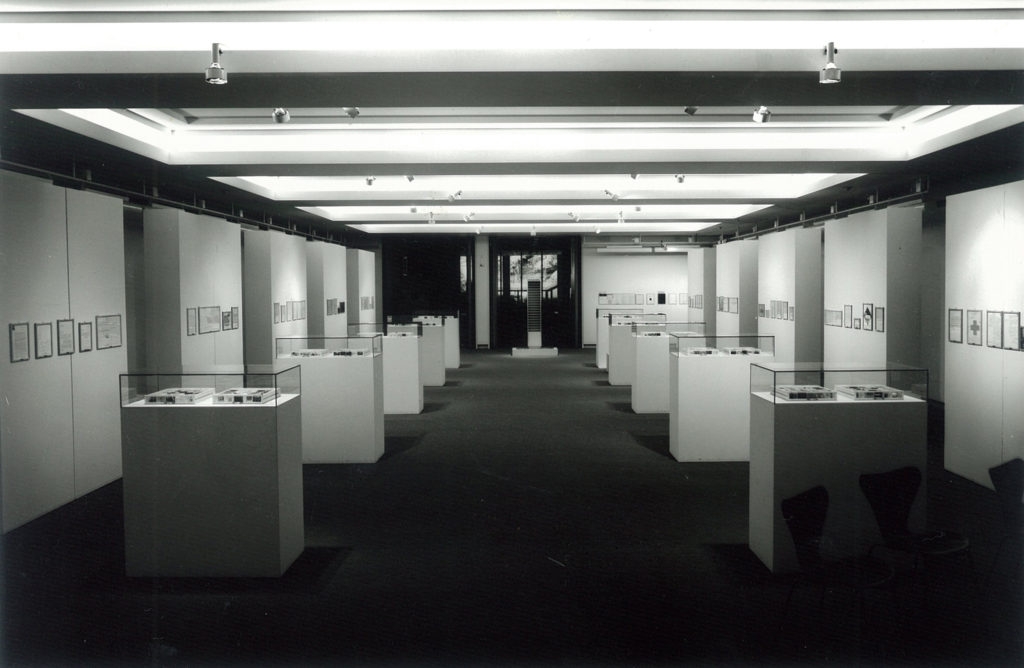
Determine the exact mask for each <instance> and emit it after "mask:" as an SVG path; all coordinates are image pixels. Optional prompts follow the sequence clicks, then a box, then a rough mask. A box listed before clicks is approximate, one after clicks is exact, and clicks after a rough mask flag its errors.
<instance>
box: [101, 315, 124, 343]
mask: <svg viewBox="0 0 1024 668" xmlns="http://www.w3.org/2000/svg"><path fill="white" fill-rule="evenodd" d="M120 347H121V314H120V313H115V314H113V315H98V316H96V350H106V349H108V348H120Z"/></svg>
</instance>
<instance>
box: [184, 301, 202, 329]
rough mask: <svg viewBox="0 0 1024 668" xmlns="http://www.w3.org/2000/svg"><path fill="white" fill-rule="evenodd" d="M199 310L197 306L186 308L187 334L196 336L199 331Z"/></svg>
mask: <svg viewBox="0 0 1024 668" xmlns="http://www.w3.org/2000/svg"><path fill="white" fill-rule="evenodd" d="M198 323H199V312H198V311H197V310H196V308H195V307H194V306H193V307H190V308H187V309H185V336H195V335H196V332H197V331H198V329H197V328H198Z"/></svg>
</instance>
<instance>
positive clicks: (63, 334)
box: [57, 319, 75, 356]
mask: <svg viewBox="0 0 1024 668" xmlns="http://www.w3.org/2000/svg"><path fill="white" fill-rule="evenodd" d="M74 352H75V321H74V320H71V319H68V320H61V319H58V320H57V355H58V356H60V355H71V354H73V353H74Z"/></svg>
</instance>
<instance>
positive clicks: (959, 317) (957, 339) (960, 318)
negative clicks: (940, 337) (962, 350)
mask: <svg viewBox="0 0 1024 668" xmlns="http://www.w3.org/2000/svg"><path fill="white" fill-rule="evenodd" d="M946 323H947V330H948V332H949V333H948V339H947V340H948V341H949V342H950V343H963V342H964V310H963V309H962V308H951V309H949V311H948V315H947V316H946Z"/></svg>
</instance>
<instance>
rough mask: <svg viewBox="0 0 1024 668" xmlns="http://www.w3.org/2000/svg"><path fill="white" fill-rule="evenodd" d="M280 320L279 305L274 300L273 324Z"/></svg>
mask: <svg viewBox="0 0 1024 668" xmlns="http://www.w3.org/2000/svg"><path fill="white" fill-rule="evenodd" d="M279 322H281V305H280V304H278V303H277V302H274V324H275V325H276V324H277V323H279Z"/></svg>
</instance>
